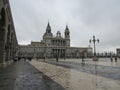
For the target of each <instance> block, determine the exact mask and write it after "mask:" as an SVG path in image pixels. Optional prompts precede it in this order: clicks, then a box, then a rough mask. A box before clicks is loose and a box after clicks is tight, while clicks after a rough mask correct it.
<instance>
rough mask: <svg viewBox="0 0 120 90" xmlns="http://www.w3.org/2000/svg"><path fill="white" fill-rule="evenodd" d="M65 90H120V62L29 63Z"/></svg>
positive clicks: (77, 60) (61, 61)
mask: <svg viewBox="0 0 120 90" xmlns="http://www.w3.org/2000/svg"><path fill="white" fill-rule="evenodd" d="M29 63H30V64H32V65H33V66H34V67H35V68H37V69H38V70H40V71H41V72H43V73H44V74H45V75H47V76H48V77H50V78H51V79H52V80H54V81H55V82H57V83H59V84H60V85H61V86H62V87H64V88H65V90H120V60H119V61H118V62H110V60H109V59H102V60H100V61H98V62H94V61H92V60H86V61H85V64H83V63H82V62H81V60H79V59H71V60H70V59H68V60H59V62H56V61H55V60H46V61H45V62H44V61H43V60H33V61H32V62H29Z"/></svg>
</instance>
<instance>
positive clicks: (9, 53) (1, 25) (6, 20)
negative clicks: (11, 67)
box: [0, 0, 18, 66]
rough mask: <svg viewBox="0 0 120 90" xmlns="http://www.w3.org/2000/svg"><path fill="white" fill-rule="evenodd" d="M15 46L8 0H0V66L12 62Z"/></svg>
mask: <svg viewBox="0 0 120 90" xmlns="http://www.w3.org/2000/svg"><path fill="white" fill-rule="evenodd" d="M17 46H18V42H17V38H16V33H15V28H14V24H13V19H12V14H11V9H10V4H9V0H0V66H1V65H7V64H8V63H11V62H12V59H13V58H14V57H15V54H16V51H17Z"/></svg>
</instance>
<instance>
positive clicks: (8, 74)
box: [0, 60, 65, 90]
mask: <svg viewBox="0 0 120 90" xmlns="http://www.w3.org/2000/svg"><path fill="white" fill-rule="evenodd" d="M0 90H65V89H64V88H63V87H62V86H61V85H60V84H58V83H57V82H55V81H53V80H52V79H51V78H49V77H48V76H46V75H44V74H43V73H42V72H41V71H40V70H37V69H36V68H34V67H33V66H32V65H30V64H29V63H28V62H26V61H23V60H21V61H19V62H16V63H13V64H11V65H10V66H8V67H6V68H0Z"/></svg>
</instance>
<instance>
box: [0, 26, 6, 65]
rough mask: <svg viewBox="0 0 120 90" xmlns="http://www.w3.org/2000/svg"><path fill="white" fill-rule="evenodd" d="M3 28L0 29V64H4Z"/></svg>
mask: <svg viewBox="0 0 120 90" xmlns="http://www.w3.org/2000/svg"><path fill="white" fill-rule="evenodd" d="M5 31H6V29H5V27H0V63H1V64H4V63H5V56H6V55H5Z"/></svg>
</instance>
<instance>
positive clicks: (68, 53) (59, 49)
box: [18, 22, 92, 58]
mask: <svg viewBox="0 0 120 90" xmlns="http://www.w3.org/2000/svg"><path fill="white" fill-rule="evenodd" d="M83 53H84V56H85V57H90V56H91V55H92V48H91V47H71V46H70V30H69V28H68V26H67V25H66V28H65V31H64V37H62V35H61V32H60V31H57V33H56V36H53V33H52V30H51V26H50V24H49V22H48V25H47V28H46V31H45V33H44V35H43V39H42V40H41V42H31V44H29V45H20V46H19V54H18V57H21V58H44V57H46V58H55V57H56V56H58V57H59V58H81V57H82V55H83Z"/></svg>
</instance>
